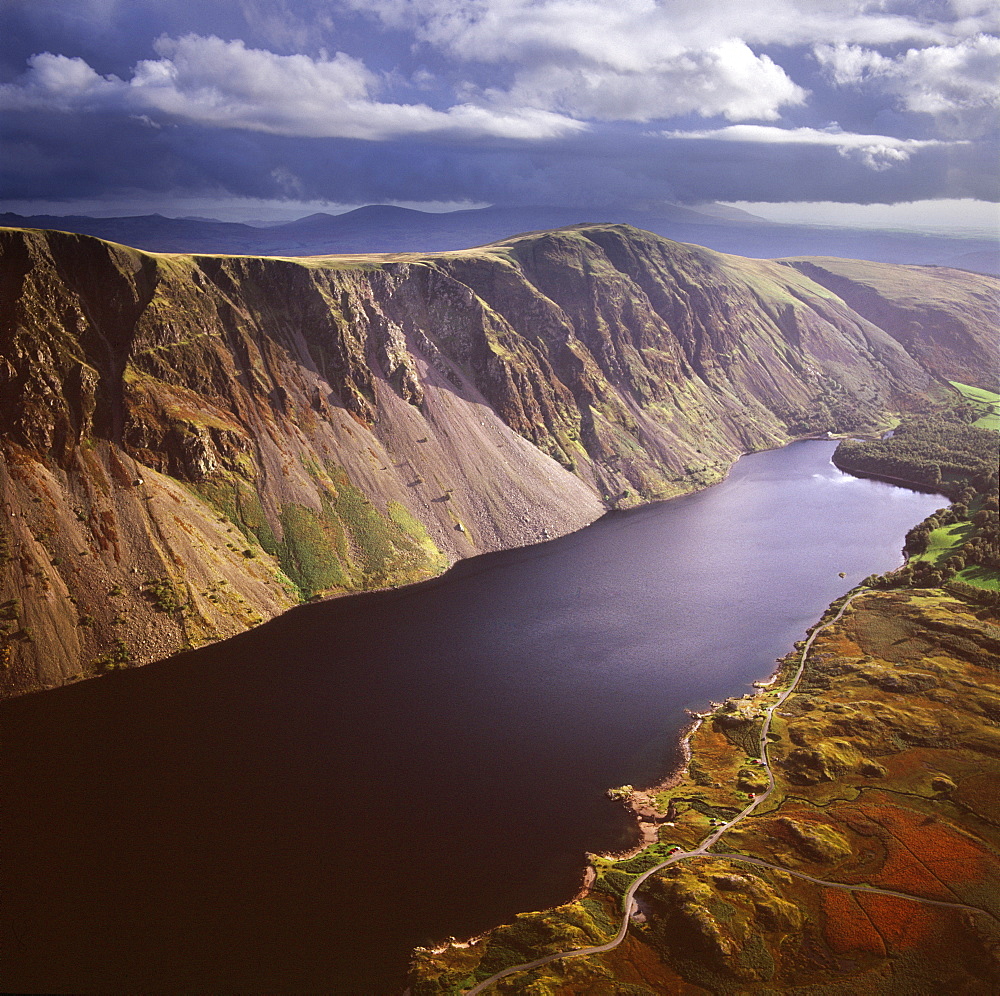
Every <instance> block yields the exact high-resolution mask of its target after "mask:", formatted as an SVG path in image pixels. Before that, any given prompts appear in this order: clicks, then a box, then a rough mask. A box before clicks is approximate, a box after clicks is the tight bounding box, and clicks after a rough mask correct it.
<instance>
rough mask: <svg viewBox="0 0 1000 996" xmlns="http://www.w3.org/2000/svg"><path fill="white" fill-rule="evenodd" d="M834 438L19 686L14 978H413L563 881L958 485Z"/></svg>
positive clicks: (212, 984) (211, 984)
mask: <svg viewBox="0 0 1000 996" xmlns="http://www.w3.org/2000/svg"><path fill="white" fill-rule="evenodd" d="M834 448H835V443H833V442H827V441H806V442H799V443H794V444H792V445H791V446H788V447H786V448H784V449H781V450H773V451H770V452H767V453H759V454H755V455H752V456H748V457H744V458H743V459H742V460H740V461H739V462H738V463H737V464H736V465H735V466H734V468H733V470H732V472H731V474H730V476H729V478H728V479H727V480H726V481H724V482H723V483H721V484H719V485H717V486H715V487H713V488H710V489H708V490H706V491H703V492H700V493H699V494H695V495H691V496H688V497H684V498H679V499H674V500H672V501H669V502H665V503H661V504H658V505H652V506H647V507H645V508H642V509H638V510H635V511H632V512H625V513H612V514H610V515H608V516H606V517H604V518H603V519H601V520H600V521H599V522H597V523H595V524H594V525H592V526H590V527H589V528H587V529H584V530H581V531H580V532H578V533H575V534H573V535H570V536H565V537H562V538H560V539H558V540H554V541H552V542H549V543H545V544H543V545H540V546H535V547H530V548H526V549H521V550H515V551H511V552H507V553H501V554H491V555H488V556H483V557H478V558H476V559H474V560H469V561H465V562H463V563H460V564H458V565H457V566H456V567H454V568H453V569H452V570H451V571H449V572H448V573H447V574H446V575H444V576H443V577H441V578H438V579H435V580H433V581H430V582H427V583H424V584H421V585H417V586H413V587H410V588H406V589H399V590H396V591H391V592H380V593H373V594H368V595H362V596H356V597H351V598H343V599H338V600H334V601H329V602H325V603H320V604H311V605H307V606H302V607H300V608H298V609H295V610H294V611H292V612H289V613H287V614H286V615H284V616H282V617H281V618H279V619H276V620H274V621H273V622H271V623H269V624H267V625H265V626H262V627H260V628H259V629H257V630H255V631H254V632H251V633H247V634H244V635H242V636H239V637H236V638H234V639H231V640H228V641H226V642H224V643H220V644H216V645H214V646H212V647H208V648H205V649H203V650H199V651H196V652H191V653H186V654H182V655H178V656H177V657H174V658H172V659H170V660H168V661H164V662H161V663H158V664H153V665H149V666H147V667H145V668H140V669H136V670H133V671H125V672H116V673H113V674H111V675H109V676H107V677H104V678H100V679H97V680H93V681H88V682H83V683H81V684H78V685H74V686H70V687H67V688H63V689H58V690H55V691H51V692H45V693H42V694H38V695H32V696H27V697H25V698H23V699H19V700H16V701H13V702H9V703H6V704H5V705H4V706H3V707H2V710H0V718H2V721H3V726H4V739H5V764H4V771H3V783H4V785H3V792H4V797H5V798H4V800H3V806H4V813H5V815H4V826H3V832H4V845H3V848H2V855H3V857H2V860H3V862H4V886H5V903H4V910H3V916H4V920H5V923H4V935H5V936H4V950H5V962H6V963H7V965H6V968H5V969H4V979H3V981H4V982H5V985H4V988H5V989H8V990H18V991H49V992H56V991H72V992H93V991H101V992H138V991H161V992H162V991H166V992H178V991H184V992H192V991H211V992H218V993H226V992H237V991H242V992H248V991H249V992H261V991H268V992H275V993H301V992H323V993H350V994H352V996H354V994H378V993H383V992H386V993H388V992H399V990H400V988H401V986H402V976H403V972H404V970H405V966H406V963H407V956H408V952H409V950H410V949H411V947H412V946H413V945H417V944H428V943H433V942H435V941H439V940H441V939H443V938H444V937H446V936H448V935H454V936H457V937H463V936H468V935H470V934H473V933H476V932H478V931H482V930H484V929H486V928H487V927H490V926H493V925H495V924H497V923H500V922H503V921H504V920H506V919H508V918H510V917H511V916H513V914H515V913H516V912H519V911H523V910H528V909H538V908H543V907H545V906H548V905H553V904H556V903H558V902H561V901H565V900H567V899H568V898H569V897H570V896H571V895H572V894H573V892H574V891H575V890H576V887H577V885H578V883H579V881H580V876H581V873H582V871H583V867H584V861H585V852H587V851H598V852H602V851H609V850H618V849H622V848H624V847H627V846H629V845H630V844H631V843H632V842H633V840H634V838H635V828H634V825H633V823H632V822H631V821H630V818H629V817H628V816H627V814H626V813H624V812H623V811H622V810H621V808H620V807H617V806H615V805H614V804H612V803H611V802H609V801H608V800H607V799H606V798H605V795H604V793H605V791H606V789H608V788H609V787H611V786H616V785H620V784H623V783H632V784H635V785H644V784H650V783H652V782H654V781H656V780H658V779H660V778H662V777H663V776H665V775H667V774H668V773H669V772H670V771H671V770H672V769H673V768H674V767H675V766H676V764H677V763H678V760H679V753H678V747H677V741H678V733H679V731H680V730H681V729H682V727H684V725H685V724H686V722H687V719H688V717H687V715H686V714H685V711H684V710H685V709H701V708H704V707H705V706H706V705H707V704H708V702H709V701H712V700H720V699H722V698H725V697H726V696H729V695H741V694H743V693H744V692H746V691H748V690H750V688H751V684H752V682H753V681H755V680H760V679H765V678H767V677H768V676H769V675H770V673H771V672H772V670H773V668H774V664H775V658H777V657H780V656H782V655H783V654H785V653H787V652H788V651H789V650H790V649H791V646H792V643H793V642H794V641H795V640H798V639H801V638H802V637H803V634H804V631H805V630H806V628H807V627H808V626H809V625H810V624H811V623H813V622H814V621H815V620H816V619H817V618H818V617H819V615H820V614H821V613H822V611H823V609H824V608H825V607H826V606H827V605H828V604H829V602H831V601H832V600H833V599H835V598H836V597H838V596H839V595H841V594H842V593H843V592H844V591H846V590H847V589H848V588H850V587H851V586H853V585H854V584H856V583H858V582H859V581H860V580H862V578H864V577H865V576H866V575H868V574H870V573H872V572H873V571H884V570H888V569H890V568H892V567H894V566H897V565H898V564H899V563H900V562H901V557H900V549H901V546H902V541H903V536H904V534H905V533H906V531H907V529H909V528H910V527H911V526H912V525H914V524H916V523H917V522H918V521H920V520H921V519H922V518H924V517H925V516H926V515H927V514H928V513H929V512H931V511H933V510H934V509H935V508H938V507H940V506H941V505H943V504H945V499H943V498H941V497H940V496H935V495H927V494H921V493H917V492H913V491H908V490H905V489H902V488H897V487H893V486H891V485H887V484H883V483H880V482H877V481H871V480H861V479H858V478H854V477H850V476H848V475H846V474H843V473H841V472H840V471H838V470H836V468H834V467H833V465H832V464H831V463H830V456H831V454H832V453H833V450H834ZM840 572H844V573H845V574H846V578H841V577H839V576H838V575H839V573H840Z"/></svg>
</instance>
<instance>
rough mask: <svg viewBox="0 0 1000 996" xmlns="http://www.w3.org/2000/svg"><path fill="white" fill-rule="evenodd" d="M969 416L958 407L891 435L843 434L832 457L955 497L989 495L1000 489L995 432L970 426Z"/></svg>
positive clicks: (847, 467)
mask: <svg viewBox="0 0 1000 996" xmlns="http://www.w3.org/2000/svg"><path fill="white" fill-rule="evenodd" d="M966 416H967V412H966V411H965V410H964V409H963V408H960V409H958V410H955V411H950V412H945V413H939V414H935V415H924V416H921V417H920V418H916V419H914V420H913V421H911V422H907V423H905V424H904V425H901V426H900V427H899V428H898V429H897V430H896V431H895V432H894V433H893V434H892V435H891V436H890V437H889V438H887V439H877V440H857V439H845V440H844V441H843V442H842V443H841V444H840V445H839V446H838V447H837V451H836V453H834V455H833V462H834V463H835V464H836V465H837V466H838V467H840V468H841V469H842V470H850V471H856V472H860V473H863V474H871V475H872V476H874V477H890V478H893V479H894V480H899V481H906V482H908V483H910V484H915V485H917V486H918V487H925V488H932V489H934V490H935V491H940V492H941V493H942V494H944V495H947V496H948V497H949V498H951V499H952V500H954V501H961V500H962V493H963V492H969V493H970V497H971V495H977V494H978V495H988V494H990V493H991V492H993V491H995V490H996V488H997V452H998V439H997V434H996V433H995V432H993V431H991V430H989V429H979V428H977V427H976V426H973V425H969V424H968V422H967V421H966V420H965V417H966Z"/></svg>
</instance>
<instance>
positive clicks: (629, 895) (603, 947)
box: [465, 588, 992, 996]
mask: <svg viewBox="0 0 1000 996" xmlns="http://www.w3.org/2000/svg"><path fill="white" fill-rule="evenodd" d="M867 591H868V589H867V588H862V589H860V590H859V591H855V592H854V594H852V595H851V596H850V597H849V598H847V599H846V600H845V602H844V604H843V605H842V606H841V607H840V609H839V610H838V612H837V614H836V615H835V616H834V617H833V618H832V619H831V620H830V621H829V622H827V623H824V624H823V625H822V626H817V627H816V628H815V629H814V630H813V631H812V633H811V634H810V635H809V639H808V640H806V642H805V644H804V645H803V647H802V652H801V654H800V655H799V666H798V669H797V670H796V672H795V677H794V678H793V679H792V682H791V684H790V685H789V686H788V688H786V689H785V691H784V692H782V693H781V695H779V696H778V698H777V700H776V701H775V702H774V703H773V704H772V705H771V706H770V707H769V708H768V710H767V714H766V716H765V719H764V725H763V726H762V727H761V731H760V757H761V760H762V762H763V765H764V770H765V771H766V772H767V781H768V785H767V791H765V792H762V793H761V794H760V795H758V796H757V797H756V798H755V799H754V800H753V801H752V802H751V803H750V804H749V805H748V806H747V807H746V808H745V809H744V810H743V811H742V812H741V813H739V814H738V815H737V816H734V817H733V819H731V820H730V821H729V822H728V823H725V824H723V825H722V826H721V827H718V828H716V829H715V830H714V831H713V832H712V833H711V834H709V835H708V836H707V837H706V838H705V839H704V840H703V841H702V842H701V843H700V844H699V845H698V847H696V848H695V849H694V850H693V851H675V852H674V853H673V854H672V855H670V857H669V858H667V859H666V860H664V861H661V862H660V863H659V864H656V865H653V867H652V868H650V869H648V870H647V871H644V872H643V873H642V874H641V875H639V876H638V877H637V878H636V879H635V881H634V882H632V884H631V885H630V886H629V887H628V891H627V892H626V893H625V896H624V898H623V902H622V911H623V912H622V922H621V926H620V927H619V928H618V933H617V934H615V936H614V937H613V938H612V939H611V940H610V941H607V942H605V943H604V944H595V945H593V946H592V947H586V948H574V949H572V950H570V951H558V952H556V953H555V954H549V955H544V956H542V957H541V958H536V959H535V960H534V961H527V962H524V963H523V964H521V965H513V966H511V967H510V968H505V969H504V970H503V971H502V972H497V973H496V974H495V975H491V976H490V977H489V978H488V979H484V980H483V981H482V982H480V983H478V984H477V985H475V986H473V987H472V988H471V989H468V990H466V992H465V996H475V994H476V993H481V992H483V991H484V990H486V989H488V988H489V987H490V986H492V985H493V983H494V982H499V981H500V980H501V979H505V978H507V977H508V976H510V975H516V974H517V973H518V972H529V971H531V970H532V969H534V968H541V966H542V965H548V964H549V963H550V962H553V961H559V960H560V959H562V958H585V957H586V956H587V955H594V954H603V953H604V952H605V951H610V950H612V948H616V947H617V946H618V945H619V944H621V942H622V941H623V940H624V939H625V935H626V934H627V933H628V925H629V919H630V918H631V916H632V913H633V911H634V909H635V905H636V904H635V894H636V891H637V890H638V889H639V886H641V885H642V884H643V883H644V882H645V881H646V879H647V878H649V877H650V876H651V875H655V874H656V873H657V872H658V871H661V870H662V869H663V868H667V867H668V866H669V865H672V864H676V863H677V862H678V861H684V860H686V859H688V858H704V857H711V858H716V859H718V858H724V859H727V860H730V861H742V862H745V863H746V864H751V865H757V866H759V867H761V868H772V869H775V870H777V871H782V872H785V873H786V874H789V875H794V876H796V877H797V878H803V879H805V880H806V881H808V882H813V883H815V884H816V885H823V886H829V887H831V888H835V889H845V890H847V891H850V892H867V893H874V894H875V895H881V896H893V897H895V898H897V899H909V900H912V901H913V902H917V903H926V904H928V905H931V906H947V907H950V908H952V909H960V910H967V911H969V912H973V913H985V914H986V915H987V916H990V915H992V914H989V913H987V911H986V910H983V909H980V908H979V907H977V906H967V905H966V904H965V903H950V902H945V901H943V900H940V899H926V898H924V897H923V896H911V895H909V894H908V893H905V892H895V891H893V890H892V889H880V888H877V887H876V886H873V885H848V884H846V883H844V882H829V881H826V880H825V879H821V878H813V877H812V876H811V875H805V874H803V873H801V872H796V871H792V870H791V869H789V868H785V867H783V866H782V865H776V864H771V863H770V862H768V861H764V860H763V859H761V858H754V857H750V856H749V855H745V854H719V853H715V852H712V853H710V852H709V848H710V847H712V846H713V845H714V844H715V843H716V842H717V841H718V840H719V838H720V837H722V836H723V835H724V834H725V833H726V832H727V831H729V830H731V829H732V828H733V827H734V826H736V824H737V823H739V822H740V821H741V820H744V819H746V818H747V817H748V816H749V815H750V814H751V813H752V812H753V811H754V810H755V809H757V807H758V806H760V805H761V804H762V803H764V802H766V801H767V799H768V798H769V797H770V796H771V794H772V793H773V792H774V788H775V782H774V773H773V772H772V770H771V762H770V759H769V758H768V747H769V746H770V741H769V740H768V739H767V737H768V733H769V732H770V729H771V719H772V717H773V716H774V713H775V710H777V709H778V708H779V707H780V706H782V705H784V703H785V701H786V700H787V699H788V697H789V696H790V695H791V694H792V693H793V692H794V691H795V687H796V686H797V685H798V683H799V680H800V679H801V678H802V673H803V671H804V670H805V666H806V659H807V658H808V656H809V651H810V650H811V649H812V645H813V643H814V642H815V640H816V637H817V636H819V634H820V633H822V632H823V630H825V629H828V628H829V627H830V626H833V625H834V624H835V623H837V622H839V621H840V619H841V617H842V616H843V615H844V612H846V611H847V607H848V606H849V605H850V604H851V602H853V601H854V599H856V598H857V597H858V596H859V595H863V594H865V592H867Z"/></svg>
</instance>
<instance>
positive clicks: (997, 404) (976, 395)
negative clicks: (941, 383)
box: [949, 380, 1000, 431]
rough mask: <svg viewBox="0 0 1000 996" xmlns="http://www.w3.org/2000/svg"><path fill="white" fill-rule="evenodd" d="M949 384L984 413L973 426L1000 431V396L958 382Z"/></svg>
mask: <svg viewBox="0 0 1000 996" xmlns="http://www.w3.org/2000/svg"><path fill="white" fill-rule="evenodd" d="M949 383H950V384H951V386H952V387H953V388H955V390H956V391H958V393H959V394H961V395H962V397H963V398H965V400H966V401H968V402H971V403H972V404H973V405H975V406H976V407H977V408H978V409H979V410H980V411H981V412H982V415H981V416H980V417H979V418H977V419H976V421H975V422H973V423H972V424H973V425H977V426H979V427H980V428H981V429H996V430H997V431H1000V394H995V393H994V392H993V391H986V390H984V389H983V388H981V387H971V386H970V385H969V384H960V383H959V382H958V381H957V380H952V381H949Z"/></svg>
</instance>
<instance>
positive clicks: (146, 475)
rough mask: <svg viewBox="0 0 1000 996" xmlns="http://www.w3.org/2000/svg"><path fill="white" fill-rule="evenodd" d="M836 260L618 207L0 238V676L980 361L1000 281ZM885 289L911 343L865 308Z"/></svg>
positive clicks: (280, 590) (760, 438) (818, 418)
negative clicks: (192, 234) (669, 231)
mask: <svg viewBox="0 0 1000 996" xmlns="http://www.w3.org/2000/svg"><path fill="white" fill-rule="evenodd" d="M831 262H832V261H821V264H822V265H821V264H820V263H815V264H813V263H810V262H809V261H797V262H795V263H794V264H782V263H773V262H767V261H751V260H743V259H739V258H737V257H728V256H722V255H720V254H717V253H713V252H710V251H708V250H703V249H698V248H696V247H693V246H684V245H679V244H677V243H672V242H669V241H667V240H665V239H661V238H659V237H656V236H652V235H649V234H648V233H642V232H638V231H636V230H634V229H628V228H626V227H622V226H589V227H585V228H581V229H570V230H560V231H557V232H552V233H541V234H537V235H531V236H524V237H520V238H517V239H513V240H510V241H508V242H505V243H499V244H497V245H495V246H490V247H486V248H483V249H477V250H470V251H468V252H463V253H447V254H439V255H434V256H415V255H414V256H408V255H407V256H400V255H396V256H366V257H331V258H328V259H327V258H308V259H299V260H283V259H262V258H253V257H192V256H181V255H151V254H148V253H142V252H138V251H135V250H131V249H127V248H124V247H121V246H116V245H112V244H109V243H104V242H100V241H98V240H95V239H90V238H87V237H83V236H75V235H65V234H59V233H52V232H25V231H19V230H0V434H2V444H0V451H2V453H0V491H2V493H3V494H2V500H3V509H4V515H3V519H2V521H0V564H2V567H0V570H2V574H0V578H2V587H0V616H3V617H4V618H3V619H2V620H0V625H2V626H3V630H2V631H0V656H2V658H3V663H4V667H3V668H2V669H0V679H2V682H3V688H4V690H5V692H6V693H8V694H9V693H17V692H20V691H24V690H28V689H31V688H36V687H45V686H51V685H55V684H60V683H62V682H64V681H66V680H71V679H73V678H75V677H76V676H80V675H88V674H93V673H99V672H100V671H102V670H105V669H108V668H112V667H116V666H122V665H128V664H131V663H143V662H145V661H148V660H152V659H155V658H157V657H160V656H163V655H165V654H167V653H170V652H172V651H174V650H176V649H178V648H180V647H181V646H185V645H196V644H198V643H200V642H204V641H207V640H212V639H216V638H219V637H222V636H226V635H230V634H233V633H236V632H239V631H240V630H242V629H244V628H246V627H247V626H249V625H253V624H254V623H255V622H258V621H260V620H262V619H264V618H268V617H270V616H273V615H274V614H276V613H277V612H280V611H282V610H283V609H284V608H286V607H288V606H290V605H292V604H294V603H295V602H296V601H298V600H300V599H301V598H302V597H309V596H311V595H313V594H316V593H321V592H343V591H353V590H360V589H364V588H371V587H378V586H383V585H387V584H394V583H400V582H404V581H413V580H417V579H419V578H421V577H427V576H430V575H432V574H434V573H437V572H439V571H440V570H442V569H443V568H444V567H445V566H447V564H448V563H450V562H453V561H454V560H456V559H458V558H460V557H465V556H469V555H472V554H475V553H481V552H485V551H489V550H496V549H501V548H506V547H511V546H517V545H522V544H525V543H530V542H535V541H537V540H539V539H541V538H544V537H545V536H549V535H557V534H559V533H562V532H566V531H568V530H571V529H575V528H578V527H579V526H581V525H583V524H585V523H586V522H589V521H591V520H593V519H594V518H596V517H597V516H598V515H600V514H601V512H602V511H603V510H604V509H605V508H606V507H610V506H614V505H617V504H622V503H625V504H628V503H634V502H637V501H641V500H648V499H653V498H660V497H668V496H670V495H673V494H678V493H681V492H683V491H687V490H691V489H692V488H694V487H698V486H701V485H704V484H707V483H711V482H712V481H714V480H717V479H718V478H719V477H720V476H721V475H722V474H723V473H724V472H725V468H726V467H728V465H729V464H730V463H731V462H732V460H734V459H735V458H736V457H737V456H738V455H739V454H740V453H741V452H743V451H746V450H751V449H758V448H762V447H766V446H772V445H776V444H780V443H783V442H785V441H786V440H787V439H788V438H789V437H790V436H791V435H796V434H802V433H806V432H811V431H826V430H847V429H851V428H858V427H862V426H866V425H873V424H878V422H879V421H880V419H882V418H883V417H884V415H885V413H886V412H888V411H893V410H899V409H903V408H907V407H913V406H919V405H920V404H921V403H923V401H924V400H925V399H926V398H927V397H930V396H933V395H935V394H938V393H940V392H941V391H943V390H945V388H944V386H943V384H942V379H943V378H950V379H956V380H962V381H964V382H966V383H978V382H979V381H980V380H981V377H982V371H983V369H985V367H984V365H983V364H982V362H981V357H982V356H983V355H985V354H986V353H988V351H989V349H990V346H989V342H990V339H989V336H990V335H991V330H992V329H993V328H995V322H996V317H995V314H991V313H990V305H989V295H990V294H991V292H992V290H993V288H994V287H995V281H991V280H990V278H985V277H984V278H975V277H972V276H971V275H968V274H962V275H961V277H962V279H961V280H960V281H958V280H956V281H948V282H946V285H947V288H948V293H947V294H946V295H945V294H943V293H941V288H942V287H943V286H945V284H942V283H941V281H940V271H927V272H926V273H925V272H923V271H921V269H920V268H915V267H881V268H880V269H879V270H878V274H877V275H878V276H879V280H876V279H874V277H873V278H872V280H871V281H870V283H869V284H867V285H866V290H865V294H866V295H867V296H865V297H864V300H863V301H858V302H857V304H856V308H857V310H854V308H852V306H851V305H850V304H849V303H848V302H847V301H845V299H844V296H843V295H840V291H839V290H837V288H836V287H833V286H832V279H831V278H830V277H829V274H830V273H831V272H832V270H831V269H830V266H831ZM852 266H857V267H861V269H862V272H863V273H868V272H869V270H870V268H871V267H872V266H873V264H852ZM823 267H826V268H825V269H824V268H823ZM865 267H869V270H865V269H864V268H865ZM810 268H811V269H810ZM852 272H853V271H852ZM871 272H872V273H874V272H875V271H873V270H872V271H871ZM886 274H889V275H892V276H893V280H895V281H896V282H895V283H893V280H889V279H886V278H885V275H886ZM903 285H905V287H904V290H905V293H903V292H901V291H899V286H903ZM852 286H853V285H852ZM921 288H924V291H923V292H924V293H925V296H926V298H927V300H926V301H925V306H924V310H923V311H921V307H922V306H921V304H920V303H919V302H920V294H921V292H922V291H921ZM845 293H846V291H845ZM855 296H856V295H855ZM862 305H863V307H862ZM900 309H903V310H905V312H906V314H907V315H908V316H912V315H918V316H919V315H920V314H925V315H926V316H927V319H926V321H924V322H923V323H922V324H921V328H920V334H919V336H916V335H915V334H910V333H908V334H903V333H901V332H900V330H899V329H898V328H897V327H896V326H895V325H893V327H891V328H889V329H886V328H883V327H881V326H880V325H879V324H878V321H879V320H880V319H881V317H883V316H886V315H889V316H895V315H897V314H898V313H899V311H900ZM942 315H945V318H946V320H943V319H942ZM908 321H910V322H911V323H912V322H915V321H918V318H913V317H910V318H908ZM909 328H910V326H907V329H909ZM904 332H906V330H904ZM911 333H912V330H911ZM963 357H968V362H966V361H965V360H964V359H963ZM983 386H990V385H987V384H983Z"/></svg>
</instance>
